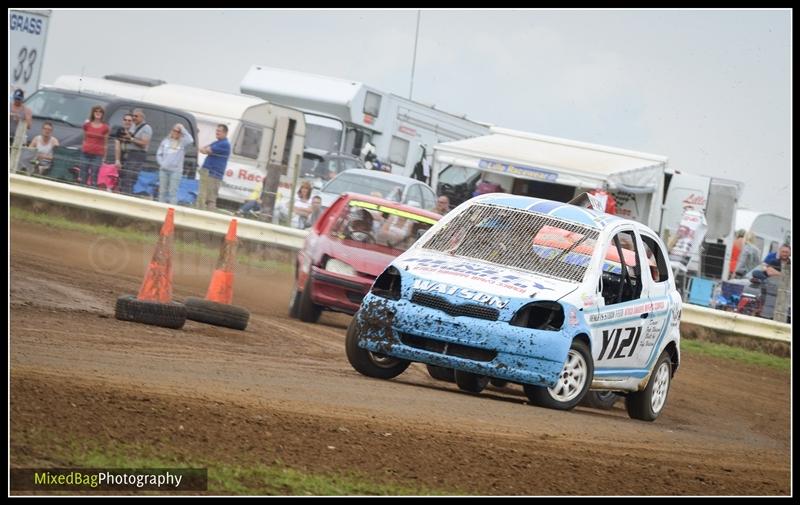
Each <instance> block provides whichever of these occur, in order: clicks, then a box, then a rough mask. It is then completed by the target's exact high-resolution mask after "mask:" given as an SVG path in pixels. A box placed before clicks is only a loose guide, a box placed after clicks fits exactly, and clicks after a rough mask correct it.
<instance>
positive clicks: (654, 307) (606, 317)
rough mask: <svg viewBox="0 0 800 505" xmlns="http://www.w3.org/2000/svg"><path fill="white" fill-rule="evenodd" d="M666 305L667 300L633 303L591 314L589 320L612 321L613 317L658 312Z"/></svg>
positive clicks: (593, 321) (594, 321)
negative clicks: (628, 305)
mask: <svg viewBox="0 0 800 505" xmlns="http://www.w3.org/2000/svg"><path fill="white" fill-rule="evenodd" d="M666 306H667V302H665V301H659V302H655V303H652V302H647V303H642V304H639V305H631V306H630V307H625V308H622V309H616V310H609V311H607V312H600V313H599V314H592V315H591V316H589V322H590V323H597V322H600V321H610V320H612V319H617V318H620V317H625V316H634V315H637V314H643V313H645V312H657V311H659V310H663V309H664V307H666Z"/></svg>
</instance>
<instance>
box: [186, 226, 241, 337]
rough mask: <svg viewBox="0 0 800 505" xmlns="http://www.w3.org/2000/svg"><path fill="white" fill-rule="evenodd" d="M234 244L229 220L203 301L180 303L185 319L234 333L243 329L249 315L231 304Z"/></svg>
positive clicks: (197, 299)
mask: <svg viewBox="0 0 800 505" xmlns="http://www.w3.org/2000/svg"><path fill="white" fill-rule="evenodd" d="M236 243H237V240H236V220H235V219H232V220H231V224H230V225H229V226H228V233H227V234H226V235H225V241H224V242H223V243H222V248H221V249H220V252H219V260H217V268H216V269H215V270H214V273H212V274H211V282H210V283H209V285H208V291H207V292H206V298H205V299H204V300H203V299H200V298H195V297H191V296H190V297H189V298H187V299H186V301H185V302H184V304H185V305H186V317H187V318H188V319H191V320H193V321H199V322H201V323H208V324H213V325H216V326H226V327H228V328H233V329H236V330H244V329H245V328H246V327H247V322H248V321H249V319H250V312H248V311H247V309H245V308H243V307H237V306H235V305H231V301H232V300H233V269H234V266H235V264H236Z"/></svg>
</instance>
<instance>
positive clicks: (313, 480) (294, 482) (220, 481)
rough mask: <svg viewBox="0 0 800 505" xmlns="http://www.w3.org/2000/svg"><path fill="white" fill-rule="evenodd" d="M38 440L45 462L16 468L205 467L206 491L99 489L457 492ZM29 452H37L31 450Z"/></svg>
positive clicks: (130, 447)
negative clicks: (45, 458) (44, 455)
mask: <svg viewBox="0 0 800 505" xmlns="http://www.w3.org/2000/svg"><path fill="white" fill-rule="evenodd" d="M36 440H37V441H38V442H43V441H44V440H47V442H48V443H47V449H46V452H47V453H48V458H47V459H48V461H49V463H48V464H47V465H43V466H39V465H32V464H30V463H25V462H23V463H22V464H20V463H16V464H15V467H28V468H37V469H39V468H42V469H44V468H45V467H49V466H57V467H65V468H109V469H112V468H207V469H208V488H207V490H206V491H183V492H181V491H175V492H173V491H170V490H167V489H165V490H164V491H163V492H161V491H121V492H120V493H117V492H115V491H102V492H101V493H102V494H137V495H174V494H204V495H249V496H254V495H259V496H363V495H378V496H409V495H445V494H455V493H451V492H445V491H442V490H432V489H427V488H423V487H409V486H405V485H402V484H392V483H389V484H386V483H377V482H374V481H373V480H371V479H370V478H369V477H368V476H364V475H359V474H356V473H352V472H350V473H312V472H306V471H301V470H297V469H293V468H290V467H287V466H286V465H284V464H282V463H281V462H277V461H276V462H273V463H272V464H264V463H258V462H243V463H242V464H238V465H234V464H231V463H227V462H220V461H213V460H209V459H207V458H204V457H191V456H190V457H186V456H182V455H178V454H170V453H169V452H165V451H164V448H163V447H162V448H161V449H160V450H159V451H158V455H154V454H153V452H154V450H153V449H152V448H151V447H147V446H144V445H139V444H124V443H115V444H113V446H108V445H105V446H104V447H102V448H101V447H100V442H99V441H97V440H94V439H88V438H79V439H76V438H75V437H74V436H71V437H70V438H69V439H68V440H64V439H63V438H62V437H59V436H55V435H54V434H53V433H49V434H46V433H43V432H39V434H38V436H37V438H36ZM33 452H39V451H37V450H34V451H33ZM98 492H100V491H92V490H90V489H87V492H86V493H83V492H81V491H69V492H66V491H65V492H63V493H62V492H53V493H52V494H70V495H77V494H97V493H98Z"/></svg>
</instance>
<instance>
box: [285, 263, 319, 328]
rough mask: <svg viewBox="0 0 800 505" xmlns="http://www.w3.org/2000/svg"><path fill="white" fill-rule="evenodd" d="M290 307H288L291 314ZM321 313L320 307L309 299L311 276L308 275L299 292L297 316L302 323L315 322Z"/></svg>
mask: <svg viewBox="0 0 800 505" xmlns="http://www.w3.org/2000/svg"><path fill="white" fill-rule="evenodd" d="M291 311H292V309H291V308H290V309H289V313H290V314H291ZM320 314H322V307H320V306H319V305H317V304H316V303H314V302H313V301H311V276H310V275H309V276H308V280H306V285H305V287H304V288H303V292H302V293H301V294H300V305H299V306H298V307H297V317H298V318H300V320H301V321H303V322H304V323H316V322H317V321H319V316H320Z"/></svg>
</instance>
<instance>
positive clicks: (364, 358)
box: [344, 313, 411, 379]
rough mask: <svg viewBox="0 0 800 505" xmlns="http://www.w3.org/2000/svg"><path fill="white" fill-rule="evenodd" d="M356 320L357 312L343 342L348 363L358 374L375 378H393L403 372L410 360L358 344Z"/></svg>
mask: <svg viewBox="0 0 800 505" xmlns="http://www.w3.org/2000/svg"><path fill="white" fill-rule="evenodd" d="M357 321H358V313H356V315H355V316H353V319H352V321H350V326H348V328H347V336H346V337H345V343H344V347H345V351H346V353H347V361H349V362H350V365H352V367H353V368H354V369H355V370H356V371H357V372H359V373H360V374H362V375H366V376H367V377H375V378H376V379H393V378H395V377H397V376H398V375H400V374H401V373H403V372H405V370H406V368H408V366H409V365H410V364H411V362H410V361H407V360H404V359H398V358H393V357H391V356H386V355H385V354H380V353H376V352H371V351H368V350H367V349H362V348H361V347H359V346H358V337H359V334H358V333H359V331H358V322H357Z"/></svg>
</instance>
